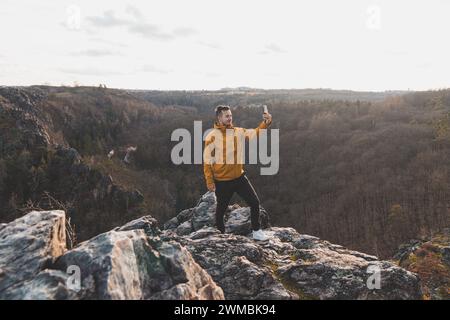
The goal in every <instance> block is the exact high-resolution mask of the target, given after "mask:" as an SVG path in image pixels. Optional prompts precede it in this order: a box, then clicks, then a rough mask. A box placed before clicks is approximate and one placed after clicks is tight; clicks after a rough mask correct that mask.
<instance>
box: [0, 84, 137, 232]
mask: <svg viewBox="0 0 450 320" xmlns="http://www.w3.org/2000/svg"><path fill="white" fill-rule="evenodd" d="M48 95H49V93H48V92H47V91H46V90H41V89H39V88H37V87H0V137H1V139H0V221H1V222H9V221H12V220H13V219H15V218H17V217H18V216H21V215H22V214H23V210H22V209H24V208H25V207H30V203H31V204H32V205H31V208H33V209H37V208H39V209H42V210H50V209H64V210H66V211H67V212H66V213H67V215H68V218H70V221H71V223H72V224H74V225H75V226H76V228H75V232H76V233H77V234H76V236H77V239H80V240H86V239H88V238H90V237H92V236H94V235H97V234H99V233H100V232H104V231H107V230H109V229H111V228H113V227H114V226H115V225H117V224H119V223H125V222H126V221H127V219H126V218H125V219H124V220H123V221H119V222H118V221H111V220H112V219H111V216H116V217H123V216H125V217H128V219H132V218H135V217H138V216H142V215H144V213H143V212H142V211H141V209H140V206H141V205H142V203H143V202H144V197H143V195H142V194H141V192H139V191H138V190H133V189H132V188H124V187H122V186H120V185H118V184H117V183H115V182H114V181H113V179H112V178H111V176H110V175H108V174H104V173H103V172H101V171H100V170H98V169H95V168H93V167H91V166H89V165H87V164H86V163H85V162H84V161H83V159H82V157H81V156H80V154H79V153H78V151H77V150H76V149H74V148H71V147H69V146H68V145H69V144H68V143H67V141H66V140H65V137H64V135H63V134H62V133H61V131H60V130H59V131H57V130H56V129H55V124H56V122H57V121H56V120H55V119H58V118H57V117H56V116H55V115H54V117H56V118H54V119H53V118H52V111H51V110H52V108H51V107H49V106H48V105H47V104H48V103H49V102H48V101H47V100H46V98H47V97H48ZM60 108H61V109H64V108H65V107H64V106H60ZM54 120H55V121H54ZM4 177H9V179H10V181H5V182H3V181H2V180H3V179H6V178H4ZM11 177H14V179H13V178H11ZM11 180H12V181H11ZM23 186H26V187H23ZM48 195H50V196H51V198H52V200H56V201H50V202H49V200H50V197H48ZM55 202H58V203H59V204H61V205H60V206H59V205H58V206H55ZM104 213H107V215H106V214H104ZM114 223H115V224H114Z"/></svg>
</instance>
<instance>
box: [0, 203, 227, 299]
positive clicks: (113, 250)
mask: <svg viewBox="0 0 450 320" xmlns="http://www.w3.org/2000/svg"><path fill="white" fill-rule="evenodd" d="M64 222H65V221H64V212H62V211H47V212H31V213H29V214H28V215H26V216H25V217H23V218H20V219H17V220H15V221H14V222H12V223H10V224H8V225H6V226H5V227H3V228H2V229H1V230H0V238H1V242H0V268H1V269H0V270H1V275H0V298H1V299H108V300H109V299H190V300H191V299H223V298H224V296H223V291H222V289H221V288H220V287H218V286H217V285H216V284H215V282H214V281H213V280H212V278H211V276H210V275H209V274H208V273H207V272H206V271H205V270H203V269H202V268H201V267H200V266H199V265H198V264H197V263H196V262H195V261H194V259H193V258H192V255H191V254H190V253H189V251H188V250H187V249H186V248H184V247H183V246H181V245H180V244H179V243H178V242H174V241H164V242H163V241H161V240H160V239H159V232H160V231H159V229H158V228H157V226H156V221H155V220H154V219H153V218H151V217H143V218H141V219H138V220H135V221H132V222H130V223H128V224H126V225H124V226H123V227H120V228H117V229H115V230H112V231H110V232H106V233H103V234H100V235H98V236H96V237H94V238H92V239H90V240H88V241H85V242H83V243H81V244H79V245H78V246H77V247H75V248H73V249H72V250H69V251H66V247H65V245H66V243H65V237H64V235H65V228H64V227H65V223H64ZM71 270H75V271H76V272H75V273H72V271H71ZM77 275H78V276H79V277H78V278H76V277H77ZM74 276H75V278H74ZM77 281H78V282H77Z"/></svg>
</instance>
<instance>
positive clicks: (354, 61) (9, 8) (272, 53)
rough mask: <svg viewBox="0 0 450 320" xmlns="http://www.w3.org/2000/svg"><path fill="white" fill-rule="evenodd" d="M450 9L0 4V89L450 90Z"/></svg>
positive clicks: (417, 5) (438, 0)
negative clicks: (101, 86)
mask: <svg viewBox="0 0 450 320" xmlns="http://www.w3.org/2000/svg"><path fill="white" fill-rule="evenodd" d="M449 16H450V1H447V0H427V1H424V0H422V1H413V0H389V1H381V0H373V1H367V0H343V1H336V0H329V1H326V0H314V1H313V0H311V1H299V0H295V1H294V0H292V1H287V0H285V1H283V0H277V1H261V0H258V1H249V0H246V1H244V0H239V1H238V0H227V1H214V0H202V1H198V0H189V1H188V0H164V1H149V0H146V1H111V0H109V1H98V0H97V1H92V0H86V1H85V0H73V1H65V0H55V1H50V0H39V1H32V0H30V1H25V0H1V4H0V85H32V84H51V85H61V84H65V85H72V84H73V83H74V82H77V83H79V84H82V85H98V84H99V83H104V84H106V85H107V86H108V87H115V88H136V89H163V90H167V89H186V90H192V89H199V90H200V89H207V90H214V89H220V88H223V87H236V86H249V87H257V88H267V89H268V88H287V89H289V88H332V89H351V90H370V91H382V90H396V89H399V90H407V89H411V90H426V89H438V88H444V87H445V88H447V87H450V59H449V57H450V42H449V34H450V19H449Z"/></svg>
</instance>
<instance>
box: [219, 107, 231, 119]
mask: <svg viewBox="0 0 450 320" xmlns="http://www.w3.org/2000/svg"><path fill="white" fill-rule="evenodd" d="M226 110H230V106H227V105H224V104H221V105H218V106H217V107H216V117H218V116H219V115H220V114H221V113H222V111H226Z"/></svg>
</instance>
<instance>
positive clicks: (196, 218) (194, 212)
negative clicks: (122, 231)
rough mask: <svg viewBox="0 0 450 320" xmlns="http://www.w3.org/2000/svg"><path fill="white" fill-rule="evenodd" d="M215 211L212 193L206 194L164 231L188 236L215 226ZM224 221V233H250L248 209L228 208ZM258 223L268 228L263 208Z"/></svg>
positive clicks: (167, 224) (266, 216) (235, 205)
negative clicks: (204, 228)
mask: <svg viewBox="0 0 450 320" xmlns="http://www.w3.org/2000/svg"><path fill="white" fill-rule="evenodd" d="M215 210H216V196H215V194H214V193H212V192H207V193H205V194H204V195H203V196H202V197H201V198H200V200H199V202H198V203H197V206H195V207H194V208H190V209H186V210H183V211H181V212H180V213H179V214H178V215H177V216H176V217H174V218H172V219H170V220H169V221H168V222H166V223H165V224H164V229H165V230H169V231H173V232H175V233H176V234H177V235H188V234H190V233H192V232H195V231H197V230H200V229H202V228H203V227H212V226H215V224H216V218H215ZM224 221H225V232H226V233H233V234H241V235H246V234H248V233H249V232H250V231H251V221H250V208H249V207H244V208H241V207H240V206H239V205H237V204H234V205H232V206H228V209H227V210H226V212H225V216H224ZM260 221H261V227H262V228H267V227H269V226H270V223H269V215H268V214H267V212H266V210H265V209H264V208H263V207H260Z"/></svg>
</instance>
